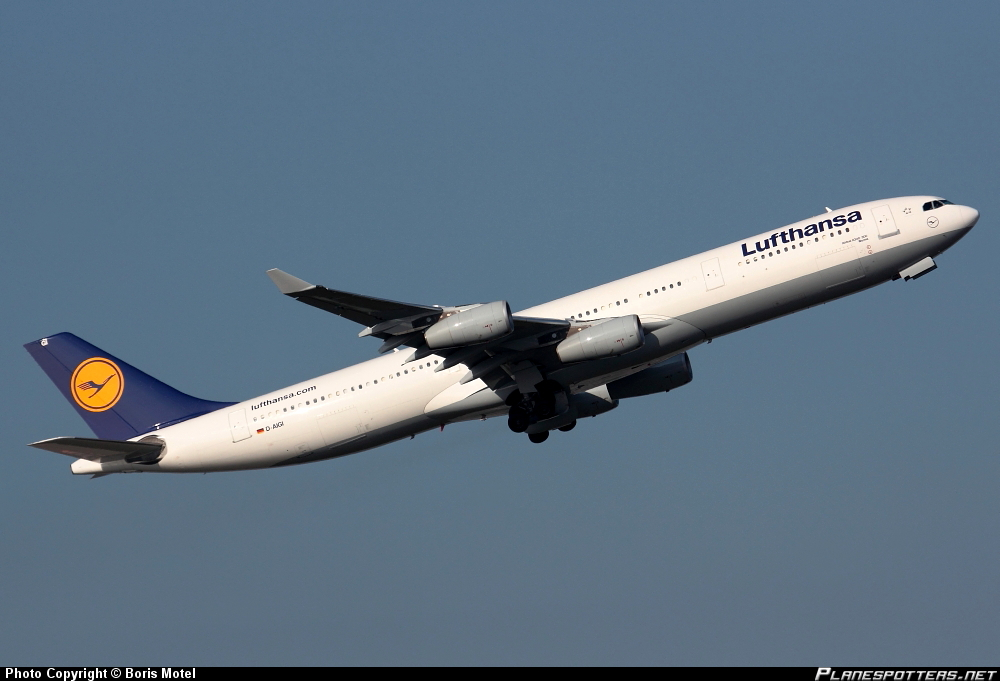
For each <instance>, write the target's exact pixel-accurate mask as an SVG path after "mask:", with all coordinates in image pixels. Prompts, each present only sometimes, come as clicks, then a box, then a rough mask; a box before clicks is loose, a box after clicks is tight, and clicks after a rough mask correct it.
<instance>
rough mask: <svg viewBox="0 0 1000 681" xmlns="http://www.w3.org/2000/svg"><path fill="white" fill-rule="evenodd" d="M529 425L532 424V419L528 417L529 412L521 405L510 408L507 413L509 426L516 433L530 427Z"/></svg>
mask: <svg viewBox="0 0 1000 681" xmlns="http://www.w3.org/2000/svg"><path fill="white" fill-rule="evenodd" d="M529 425H531V419H530V418H529V417H528V412H526V411H525V410H523V409H521V408H520V407H511V408H510V411H509V412H508V413H507V427H508V428H510V429H511V430H513V431H514V432H515V433H523V432H524V431H526V430H527V429H528V426H529Z"/></svg>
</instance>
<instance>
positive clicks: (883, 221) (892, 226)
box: [872, 204, 899, 239]
mask: <svg viewBox="0 0 1000 681" xmlns="http://www.w3.org/2000/svg"><path fill="white" fill-rule="evenodd" d="M872 216H874V218H875V225H876V226H877V227H878V238H879V239H884V238H886V237H888V236H896V235H897V234H899V227H897V226H896V221H895V220H893V219H892V210H890V209H889V206H888V204H886V205H884V206H878V207H877V208H872Z"/></svg>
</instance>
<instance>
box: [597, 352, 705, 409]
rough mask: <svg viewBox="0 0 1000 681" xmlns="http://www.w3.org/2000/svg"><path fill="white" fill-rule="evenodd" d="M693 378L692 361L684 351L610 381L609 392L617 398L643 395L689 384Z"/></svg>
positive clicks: (612, 396) (613, 397)
mask: <svg viewBox="0 0 1000 681" xmlns="http://www.w3.org/2000/svg"><path fill="white" fill-rule="evenodd" d="M692 378H694V373H693V372H692V371H691V361H690V360H689V359H688V356H687V353H686V352H682V353H681V354H679V355H677V356H676V357H671V358H670V359H668V360H667V361H666V362H663V363H662V364H657V365H656V366H652V367H649V368H648V369H643V370H642V371H639V372H636V373H634V374H632V375H631V376H626V377H625V378H621V379H619V380H617V381H612V382H611V383H608V394H609V395H610V396H611V398H612V399H615V400H621V399H624V398H626V397H642V396H643V395H652V394H654V393H662V392H666V391H667V390H673V389H674V388H679V387H681V386H682V385H687V384H688V383H690V382H691V379H692Z"/></svg>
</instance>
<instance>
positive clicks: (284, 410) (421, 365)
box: [253, 360, 438, 421]
mask: <svg viewBox="0 0 1000 681" xmlns="http://www.w3.org/2000/svg"><path fill="white" fill-rule="evenodd" d="M437 363H438V360H434V364H437ZM424 367H426V368H428V369H429V368H430V367H431V363H430V362H426V363H425V364H420V365H418V366H417V368H416V369H413V373H417V369H423V368H424ZM409 373H410V369H403V371H402V372H399V371H397V372H396V376H393V375H392V374H389V376H388V378H389V379H392V378H396V377H399V376H402V375H404V374H409ZM385 381H386V377H385V376H383V377H382V382H383V383H385ZM373 383H374V385H378V379H375V380H374V381H368V383H366V384H365V385H367V386H369V387H370V386H371V385H372V384H373ZM365 385H360V384H359V385H358V387H357V388H355V387H354V386H351V387H350V388H344V389H343V390H338V391H337V393H336V395H337V397H340V395H341V393H343V394H345V395H346V394H347V393H348V392H354V391H355V390H363V389H364V387H365ZM327 397H329V398H330V399H333V393H331V394H329V395H320V396H319V398H317V399H314V400H306V401H305V402H299V404H298V407H299V409H301V408H302V407H303V406H309V405H310V404H319V403H320V402H326V398H327ZM295 406H296V405H294V404H293V405H291V406H288V407H282V408H281V411H280V412H279V411H274V412H268V413H267V416H260V417H257V416H254V417H253V420H254V421H256V420H257V419H258V418H260V420H261V421H263V420H264V419H265V418H271V416H272V415H274V414H280V413H282V412H287V411H289V410H291V411H295Z"/></svg>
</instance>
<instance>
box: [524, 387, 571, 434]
mask: <svg viewBox="0 0 1000 681" xmlns="http://www.w3.org/2000/svg"><path fill="white" fill-rule="evenodd" d="M535 388H536V392H533V393H528V394H527V395H524V394H522V393H521V392H520V391H519V390H515V391H514V392H512V393H511V394H510V396H508V397H507V404H508V405H509V406H510V411H508V412H507V427H508V428H510V429H511V430H512V431H514V432H515V433H523V432H525V431H526V430H528V428H529V427H530V426H531V425H532V424H535V423H538V422H539V421H544V420H546V419H550V418H552V417H553V416H556V409H557V403H558V402H559V399H558V398H559V396H560V395H564V394H565V390H564V388H563V387H562V386H561V385H559V384H558V383H556V382H555V381H542V382H541V383H539V384H538V385H537V386H535ZM562 402H563V404H562V407H563V409H562V410H561V411H562V412H563V413H564V412H565V411H566V405H565V399H563V400H562ZM575 426H576V421H572V422H570V423H567V424H564V425H562V426H560V427H559V430H561V431H563V432H567V431H570V430H573V428H574V427H575ZM528 439H529V440H531V441H532V442H534V443H535V444H541V443H542V442H545V441H546V440H547V439H549V431H548V430H543V431H541V432H537V433H528Z"/></svg>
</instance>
